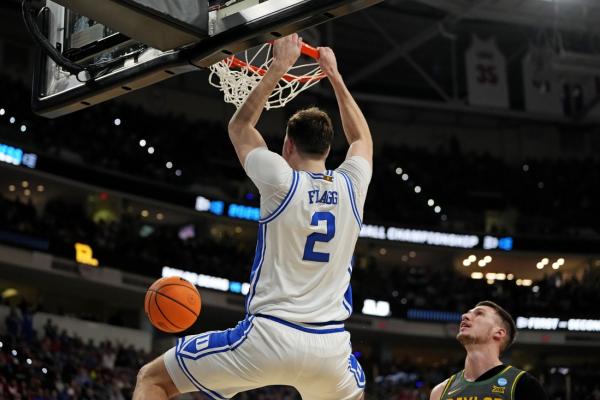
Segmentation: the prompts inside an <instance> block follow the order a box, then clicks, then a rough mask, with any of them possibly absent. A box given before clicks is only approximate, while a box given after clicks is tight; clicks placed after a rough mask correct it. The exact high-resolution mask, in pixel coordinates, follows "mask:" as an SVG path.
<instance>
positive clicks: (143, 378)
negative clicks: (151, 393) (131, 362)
mask: <svg viewBox="0 0 600 400" xmlns="http://www.w3.org/2000/svg"><path fill="white" fill-rule="evenodd" d="M150 364H151V363H148V364H146V365H144V366H143V367H142V368H140V370H139V371H138V374H137V378H136V381H137V384H138V385H142V384H147V383H149V382H150V381H151V377H152V372H151V370H152V367H151V365H150Z"/></svg>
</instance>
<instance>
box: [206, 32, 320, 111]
mask: <svg viewBox="0 0 600 400" xmlns="http://www.w3.org/2000/svg"><path fill="white" fill-rule="evenodd" d="M272 47H273V46H272V44H271V43H265V44H263V45H262V46H260V47H255V48H253V49H249V50H246V51H244V52H242V53H240V54H239V55H235V56H231V57H228V58H226V59H225V60H223V61H220V62H218V63H216V64H213V65H211V66H210V75H209V77H208V81H209V83H210V84H211V85H212V86H214V87H216V88H218V89H219V90H220V91H221V92H223V97H224V99H225V102H226V103H231V104H233V105H235V107H236V109H237V108H240V107H241V105H242V104H243V103H244V101H246V99H247V98H248V96H249V95H250V92H251V91H252V89H254V88H255V87H256V86H257V85H258V83H259V82H260V81H261V79H262V77H263V76H264V75H265V74H266V73H267V70H268V69H269V66H270V65H271V63H272V61H273V49H272ZM302 54H304V55H305V56H306V57H304V58H309V59H310V61H308V62H306V60H304V59H299V60H298V62H297V63H296V65H294V66H293V67H291V68H290V69H289V71H288V72H287V73H286V74H285V75H284V76H283V77H282V78H281V79H280V80H279V82H278V83H277V86H276V87H275V89H274V90H273V92H272V93H271V95H270V96H269V98H268V100H267V102H266V104H265V109H267V110H269V109H271V108H278V107H283V106H285V105H286V104H287V103H289V102H290V101H291V100H292V99H294V98H295V97H296V96H297V95H298V94H300V93H301V92H303V91H305V90H306V89H308V88H310V87H312V86H313V85H315V84H316V83H318V82H319V81H320V80H321V79H323V78H325V74H324V73H323V71H321V68H320V67H319V63H318V62H316V60H317V59H318V58H319V51H318V50H317V49H315V48H314V47H311V46H309V45H307V44H303V45H302Z"/></svg>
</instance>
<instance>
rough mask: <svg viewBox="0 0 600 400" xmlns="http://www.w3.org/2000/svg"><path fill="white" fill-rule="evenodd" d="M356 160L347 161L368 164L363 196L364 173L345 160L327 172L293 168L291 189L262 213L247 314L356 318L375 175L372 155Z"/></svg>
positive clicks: (300, 319) (292, 318) (303, 320)
mask: <svg viewBox="0 0 600 400" xmlns="http://www.w3.org/2000/svg"><path fill="white" fill-rule="evenodd" d="M265 152H266V149H265ZM269 153H270V154H271V155H273V154H275V153H271V152H269ZM281 160H283V159H281ZM353 162H354V164H353V163H352V161H351V162H348V161H346V163H345V164H348V166H349V167H350V166H356V165H360V166H361V167H364V165H366V166H367V167H368V168H367V173H366V174H363V175H362V176H364V175H367V176H368V178H367V182H362V183H364V185H362V186H363V187H364V188H365V190H364V192H363V193H361V196H360V198H357V195H358V193H360V191H357V188H355V186H357V176H358V175H360V174H356V173H353V170H352V169H350V168H349V169H344V168H343V166H344V164H342V166H341V168H338V170H335V171H326V172H325V173H324V174H314V173H309V172H305V171H291V169H290V171H291V174H292V179H291V185H289V186H288V188H289V190H288V191H287V194H286V195H285V197H283V199H282V201H280V202H279V204H278V206H277V208H276V209H275V210H274V211H272V212H270V213H269V214H268V215H265V214H262V213H261V215H264V217H263V218H262V219H261V220H260V221H259V231H258V243H257V246H256V256H255V259H254V263H253V266H252V272H251V276H250V291H249V293H248V296H247V298H246V312H247V313H248V314H253V315H255V314H263V315H268V316H272V317H276V318H280V319H282V320H285V321H290V322H295V323H309V324H310V323H312V324H314V323H326V322H332V321H342V320H345V319H346V318H348V317H349V316H350V314H351V313H352V291H351V288H350V276H351V273H352V256H353V252H354V247H355V245H356V240H357V239H358V234H359V232H360V227H361V220H362V213H363V205H364V198H365V195H366V186H367V185H368V179H370V166H368V163H367V162H366V160H364V159H360V160H353ZM286 166H287V164H286ZM287 168H289V166H287ZM249 175H250V174H249ZM253 178H254V180H255V181H256V176H255V177H253ZM353 182H354V183H353ZM261 194H262V193H261ZM262 206H263V204H261V208H262Z"/></svg>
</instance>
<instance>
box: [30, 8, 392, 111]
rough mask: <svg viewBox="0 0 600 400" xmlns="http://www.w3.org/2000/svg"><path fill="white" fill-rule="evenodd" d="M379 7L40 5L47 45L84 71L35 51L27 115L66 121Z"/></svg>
mask: <svg viewBox="0 0 600 400" xmlns="http://www.w3.org/2000/svg"><path fill="white" fill-rule="evenodd" d="M381 1H383V0H243V1H236V0H229V1H226V0H210V1H208V0H194V1H190V0H186V1H183V0H179V1H167V0H104V1H102V2H90V1H87V0H55V1H52V0H44V1H43V3H44V6H43V8H42V9H41V10H40V11H39V13H38V14H37V26H38V27H39V29H40V31H41V33H42V35H43V36H44V37H45V38H47V44H48V45H50V46H51V49H55V52H56V53H58V54H59V56H62V57H63V61H64V58H66V59H67V61H68V62H69V63H70V65H77V66H78V67H80V68H83V69H84V70H83V71H81V72H79V73H73V69H72V68H68V67H65V65H59V64H57V58H56V57H54V58H51V57H49V56H48V51H46V52H44V51H40V54H39V57H38V61H37V65H36V68H35V72H34V82H33V83H34V84H33V94H32V108H33V110H34V111H35V112H36V113H38V114H40V115H43V116H46V117H49V118H54V117H58V116H61V115H65V114H69V113H71V112H75V111H77V110H81V109H84V108H87V107H90V106H92V105H94V104H98V103H100V102H103V101H106V100H109V99H111V98H114V97H117V96H120V95H123V94H126V93H128V92H131V91H133V90H137V89H140V88H143V87H145V86H148V85H152V84H154V83H156V82H159V81H162V80H165V79H168V78H170V77H173V76H175V75H178V74H182V73H186V72H191V71H195V70H198V69H202V68H206V67H208V66H210V65H212V64H214V63H216V62H218V61H220V60H222V59H224V58H226V57H228V56H230V55H232V54H235V53H238V52H240V51H243V50H246V49H248V48H251V47H253V46H256V45H258V44H262V43H265V42H268V41H270V40H273V39H276V38H278V37H281V36H285V35H288V34H291V33H294V32H299V31H302V30H304V29H307V28H310V27H313V26H316V25H319V24H321V23H324V22H328V21H331V20H333V19H335V18H337V17H341V16H344V15H347V14H349V13H352V12H355V11H358V10H360V9H363V8H366V7H369V6H372V5H374V4H377V3H379V2H381ZM59 3H60V4H59ZM182 3H185V4H186V5H187V6H186V7H189V4H196V3H197V4H196V5H195V6H193V7H192V9H193V10H192V11H193V12H188V11H189V10H187V9H183V8H182V7H181V6H180V4H182ZM100 4H101V5H100ZM58 61H60V60H58ZM61 64H62V62H61ZM68 65H69V64H68ZM69 71H71V72H69Z"/></svg>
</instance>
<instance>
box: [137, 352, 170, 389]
mask: <svg viewBox="0 0 600 400" xmlns="http://www.w3.org/2000/svg"><path fill="white" fill-rule="evenodd" d="M177 394H179V391H178V390H177V387H175V384H173V381H172V380H171V377H170V376H169V373H168V372H167V368H166V367H165V362H164V355H162V356H160V357H158V358H157V359H155V360H154V361H151V362H149V363H148V364H146V365H144V366H143V367H142V369H140V372H139V373H138V375H137V382H136V384H135V391H134V392H133V400H167V399H170V398H171V397H173V396H175V395H177Z"/></svg>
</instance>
